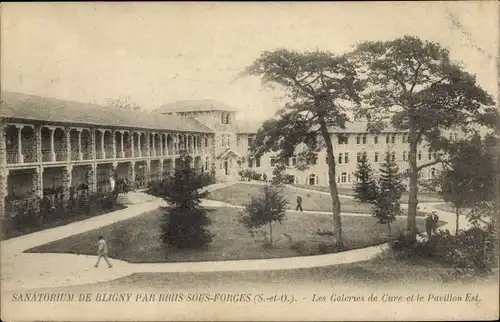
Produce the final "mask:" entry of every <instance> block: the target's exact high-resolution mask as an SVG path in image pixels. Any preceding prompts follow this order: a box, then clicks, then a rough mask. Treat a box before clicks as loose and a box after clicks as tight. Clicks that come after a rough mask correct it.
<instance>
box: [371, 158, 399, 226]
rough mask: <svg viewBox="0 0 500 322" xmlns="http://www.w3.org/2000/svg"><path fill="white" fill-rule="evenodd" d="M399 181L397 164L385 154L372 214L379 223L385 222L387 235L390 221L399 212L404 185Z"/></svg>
mask: <svg viewBox="0 0 500 322" xmlns="http://www.w3.org/2000/svg"><path fill="white" fill-rule="evenodd" d="M401 181H402V178H401V175H400V173H399V167H398V165H397V164H396V162H395V161H393V160H392V159H391V158H390V155H389V154H387V155H386V158H385V161H384V163H383V164H382V166H381V167H380V176H379V178H378V191H379V192H378V195H377V198H376V199H375V200H374V201H373V204H374V205H375V208H374V209H373V215H374V216H375V217H377V218H378V221H379V223H381V224H387V228H388V230H389V235H390V234H391V223H392V222H393V221H394V220H395V219H396V216H397V215H399V214H400V213H401V195H402V194H403V191H404V185H403V184H402V182H401Z"/></svg>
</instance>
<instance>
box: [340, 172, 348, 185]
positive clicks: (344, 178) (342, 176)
mask: <svg viewBox="0 0 500 322" xmlns="http://www.w3.org/2000/svg"><path fill="white" fill-rule="evenodd" d="M340 182H341V183H346V182H347V173H345V172H342V174H341V175H340Z"/></svg>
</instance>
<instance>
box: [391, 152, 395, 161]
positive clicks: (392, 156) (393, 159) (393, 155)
mask: <svg viewBox="0 0 500 322" xmlns="http://www.w3.org/2000/svg"><path fill="white" fill-rule="evenodd" d="M391 159H392V161H393V162H394V161H396V152H392V154H391Z"/></svg>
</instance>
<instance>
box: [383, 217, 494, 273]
mask: <svg viewBox="0 0 500 322" xmlns="http://www.w3.org/2000/svg"><path fill="white" fill-rule="evenodd" d="M495 243H496V234H495V233H494V232H493V231H489V230H488V229H481V228H479V227H473V228H470V229H467V230H462V231H459V232H458V234H456V235H452V234H450V232H449V231H448V230H439V231H438V232H437V233H436V234H435V235H434V236H432V237H431V238H430V240H428V239H427V238H422V237H420V238H418V239H417V240H416V241H411V240H410V239H409V238H407V236H406V235H405V234H403V233H400V234H399V235H398V237H397V239H395V240H394V241H392V242H391V243H390V245H391V249H392V250H393V251H395V252H396V256H397V258H399V259H407V260H412V261H416V260H419V259H423V258H425V259H433V260H435V261H437V262H439V263H442V264H446V265H447V266H450V267H452V268H453V269H454V272H453V274H452V275H451V277H450V276H448V277H447V278H458V277H460V276H468V277H471V276H475V275H483V274H487V273H490V272H491V271H492V269H493V268H494V267H497V265H498V262H497V260H498V257H497V254H496V250H495Z"/></svg>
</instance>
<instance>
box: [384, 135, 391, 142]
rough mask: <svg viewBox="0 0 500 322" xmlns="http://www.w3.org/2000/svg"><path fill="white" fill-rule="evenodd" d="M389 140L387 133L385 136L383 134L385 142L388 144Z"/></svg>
mask: <svg viewBox="0 0 500 322" xmlns="http://www.w3.org/2000/svg"><path fill="white" fill-rule="evenodd" d="M389 141H390V136H389V135H386V136H385V143H387V144H389Z"/></svg>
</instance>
